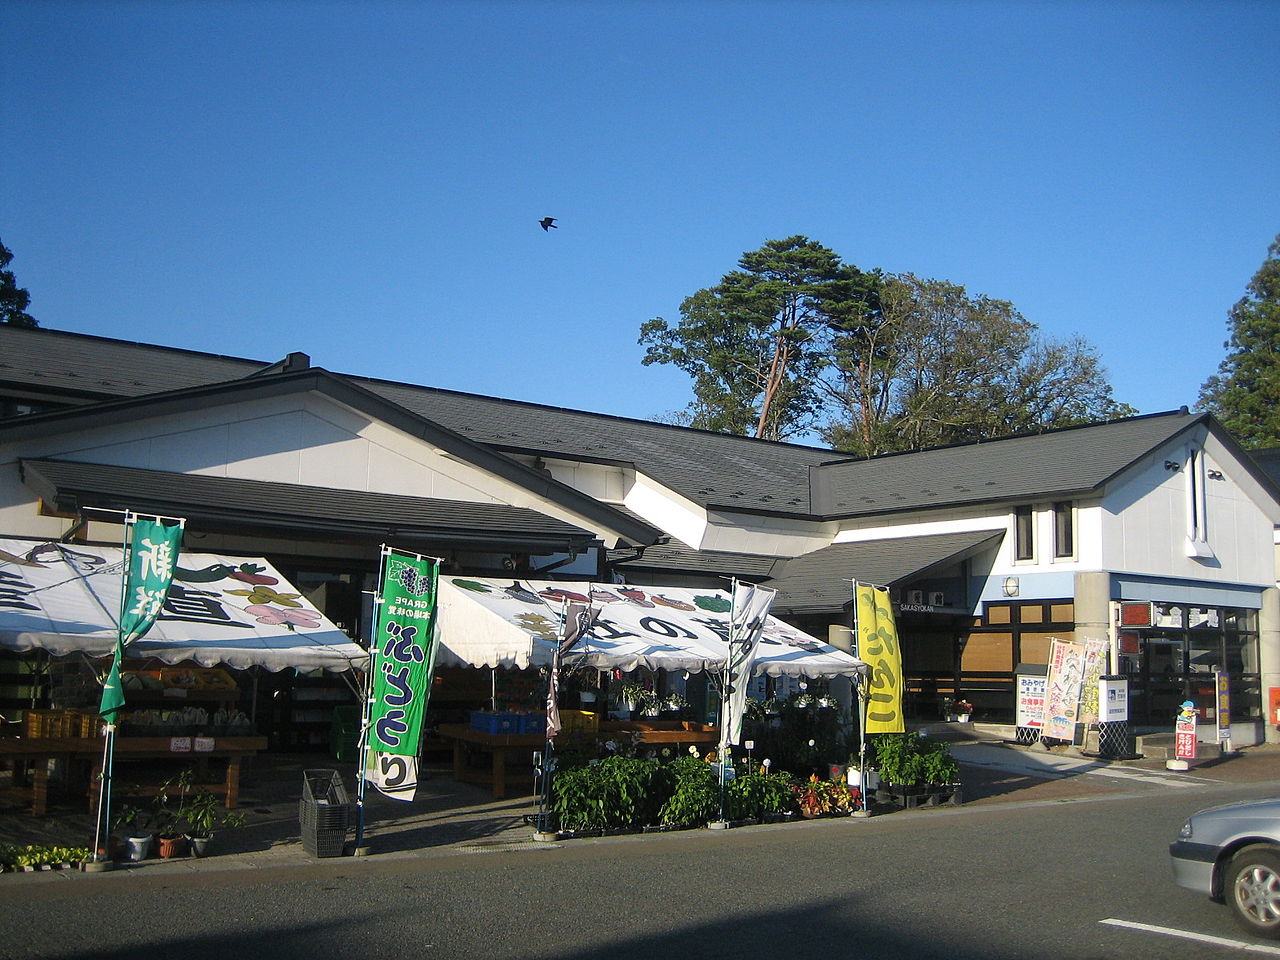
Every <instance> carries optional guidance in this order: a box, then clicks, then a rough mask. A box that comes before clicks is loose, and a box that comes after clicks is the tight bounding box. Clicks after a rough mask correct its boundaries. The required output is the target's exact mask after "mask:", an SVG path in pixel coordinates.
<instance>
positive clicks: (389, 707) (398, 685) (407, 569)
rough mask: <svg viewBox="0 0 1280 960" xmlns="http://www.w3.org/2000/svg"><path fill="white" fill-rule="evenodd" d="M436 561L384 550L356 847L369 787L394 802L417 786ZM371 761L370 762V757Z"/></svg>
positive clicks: (431, 671) (434, 641)
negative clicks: (371, 755) (367, 787)
mask: <svg viewBox="0 0 1280 960" xmlns="http://www.w3.org/2000/svg"><path fill="white" fill-rule="evenodd" d="M442 562H443V561H442V560H441V558H439V557H429V556H426V555H424V554H420V553H412V552H410V551H407V550H397V549H396V548H394V547H389V546H387V545H386V544H383V546H382V570H381V574H380V578H379V580H380V582H379V584H378V594H377V598H376V605H377V610H376V618H375V620H376V622H375V628H374V636H373V638H372V639H371V640H370V644H369V672H368V690H367V692H366V694H365V703H364V709H365V714H364V717H363V719H362V722H361V745H362V746H361V750H360V758H359V763H360V770H359V771H358V773H357V779H358V780H359V784H358V786H357V791H356V796H357V810H356V843H355V850H356V853H357V854H358V855H361V854H363V853H366V852H367V850H366V849H365V847H364V831H365V822H366V817H365V797H366V796H367V789H366V782H370V783H372V784H373V785H374V786H375V787H377V788H378V790H379V792H381V793H383V794H385V795H386V796H388V797H390V798H391V799H393V800H400V801H405V802H409V801H412V800H413V799H414V796H415V795H416V793H417V789H418V753H419V751H420V749H421V744H422V728H423V725H424V723H425V720H426V715H427V704H428V702H429V701H430V697H431V683H432V678H433V677H434V675H435V661H436V649H437V646H438V641H439V630H438V629H437V627H438V617H437V616H436V607H437V594H438V587H439V577H440V564H441V563H442ZM371 753H372V754H373V757H374V762H373V763H372V764H371V763H370V759H371V758H370V754H371Z"/></svg>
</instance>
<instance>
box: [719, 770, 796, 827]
mask: <svg viewBox="0 0 1280 960" xmlns="http://www.w3.org/2000/svg"><path fill="white" fill-rule="evenodd" d="M793 809H794V804H793V801H792V791H791V777H790V776H788V775H787V774H785V773H747V774H744V775H742V776H738V777H735V778H734V779H732V780H730V781H729V782H728V783H726V784H725V788H724V812H725V816H727V817H728V818H729V819H730V820H745V819H747V818H748V817H756V818H758V819H761V820H763V819H764V818H765V817H770V816H777V815H778V814H782V813H788V812H790V811H792V810H793Z"/></svg>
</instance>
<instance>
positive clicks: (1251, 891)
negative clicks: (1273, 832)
mask: <svg viewBox="0 0 1280 960" xmlns="http://www.w3.org/2000/svg"><path fill="white" fill-rule="evenodd" d="M1222 895H1223V898H1224V899H1225V900H1226V901H1227V905H1228V906H1230V907H1231V913H1232V915H1233V916H1234V917H1235V918H1236V922H1237V923H1239V924H1240V925H1241V926H1242V927H1244V928H1245V929H1246V930H1248V931H1249V932H1251V933H1254V934H1257V935H1258V936H1261V937H1268V938H1270V939H1273V940H1275V939H1280V851H1277V850H1276V849H1274V848H1272V847H1248V848H1246V849H1244V850H1241V851H1240V852H1239V853H1237V854H1236V855H1235V856H1234V857H1232V858H1231V863H1230V865H1229V866H1228V867H1227V875H1226V882H1225V883H1224V884H1223V886H1222Z"/></svg>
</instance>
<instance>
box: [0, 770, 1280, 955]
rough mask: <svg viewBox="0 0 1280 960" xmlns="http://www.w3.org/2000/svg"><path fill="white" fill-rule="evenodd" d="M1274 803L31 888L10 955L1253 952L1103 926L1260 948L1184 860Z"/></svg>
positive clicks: (978, 813) (1171, 802)
mask: <svg viewBox="0 0 1280 960" xmlns="http://www.w3.org/2000/svg"><path fill="white" fill-rule="evenodd" d="M1273 791H1274V787H1273V786H1272V785H1269V784H1258V783H1254V784H1224V783H1215V784H1208V785H1196V786H1189V787H1180V788H1169V789H1151V788H1150V787H1149V786H1147V785H1143V789H1141V790H1138V791H1135V792H1132V793H1130V792H1121V793H1116V794H1111V795H1107V796H1103V797H1094V798H1086V799H1075V800H1064V801H1049V802H1035V803H1005V804H997V805H991V806H985V807H983V806H974V807H959V808H936V809H927V810H920V811H911V812H902V813H897V814H894V815H892V816H886V817H876V818H872V819H869V820H856V819H840V820H820V821H811V822H805V823H798V824H783V825H773V826H764V827H748V828H739V829H734V830H730V831H724V832H719V831H716V832H713V831H705V830H704V831H692V832H683V833H674V834H658V835H646V836H630V837H615V838H604V839H599V840H574V841H568V842H561V843H554V844H529V845H527V847H526V848H524V849H520V850H518V851H513V850H504V851H500V852H490V853H474V854H469V855H453V856H431V855H426V854H424V855H417V856H405V857H395V858H379V857H377V856H374V857H370V858H367V859H359V860H356V859H349V858H348V859H341V860H329V861H317V862H314V863H310V864H306V865H295V866H288V867H281V868H267V869H246V870H236V869H227V870H219V871H214V872H201V873H190V874H182V875H178V874H166V875H163V876H161V875H159V874H153V875H151V876H148V875H147V873H146V872H145V871H137V872H132V871H121V872H116V873H107V874H100V875H76V876H73V877H67V878H63V879H61V880H60V881H59V882H39V881H33V882H31V883H23V882H22V878H21V877H11V878H9V879H8V880H7V881H6V882H5V883H3V884H0V957H3V958H6V960H9V958H12V960H36V958H66V960H72V958H75V960H81V958H105V960H117V958H120V960H123V958H133V957H139V958H142V957H145V958H148V960H155V958H166V960H167V958H180V960H201V958H218V960H231V958H243V957H275V958H282V960H292V958H303V957H306V958H308V960H324V958H328V957H335V958H338V957H340V958H344V960H345V958H366V957H368V958H379V960H385V958H397V960H398V958H416V957H440V958H453V957H459V958H462V957H466V958H469V960H476V958H485V960H488V958H495V960H499V958H552V957H554V958H565V960H595V958H601V960H603V958H609V960H630V958H637V960H638V958H645V960H652V958H663V957H768V958H778V960H790V958H802V957H803V958H806V960H813V958H829V957H837V958H840V960H861V958H868V960H869V958H876V960H884V958H899V957H902V958H922V960H931V958H939V960H944V958H945V960H970V958H975V960H976V958H984V960H1006V958H1044V960H1056V958H1063V960H1067V958H1069V960H1089V958H1125V960H1144V958H1152V960H1156V958H1158V960H1167V958H1169V957H1180V958H1181V957H1188V958H1189V957H1194V958H1207V960H1214V958H1218V957H1235V958H1238V957H1240V956H1241V948H1240V947H1239V946H1230V945H1219V944H1214V943H1210V942H1205V941H1203V940H1199V941H1192V940H1185V939H1177V938H1174V937H1171V936H1170V935H1168V934H1164V933H1157V932H1150V931H1148V930H1144V929H1137V928H1134V927H1129V926H1117V925H1114V924H1112V923H1103V922H1102V921H1106V920H1112V921H1120V922H1122V923H1136V924H1145V925H1150V926H1156V927H1162V928H1172V929H1176V930H1180V931H1187V932H1189V933H1192V934H1197V935H1201V936H1209V937H1218V938H1226V939H1228V940H1230V941H1235V942H1237V943H1239V942H1246V941H1249V937H1248V936H1247V935H1246V934H1244V933H1243V932H1242V931H1239V930H1238V929H1237V928H1236V927H1235V925H1234V924H1233V923H1232V921H1231V919H1230V917H1229V915H1228V913H1227V911H1226V909H1225V908H1223V907H1221V906H1219V905H1215V904H1212V903H1210V902H1208V901H1207V900H1204V899H1202V898H1200V897H1198V896H1196V895H1194V894H1192V893H1190V892H1188V891H1183V890H1181V889H1179V888H1176V887H1174V886H1173V884H1172V882H1171V879H1170V870H1169V865H1168V857H1167V852H1166V851H1167V845H1168V843H1169V841H1170V840H1171V839H1172V838H1173V836H1174V834H1175V833H1176V831H1177V828H1178V826H1179V824H1180V823H1181V821H1182V819H1183V818H1184V817H1185V815H1186V814H1188V813H1190V812H1192V811H1193V810H1195V809H1199V808H1200V807H1203V806H1207V805H1210V804H1212V803H1218V802H1225V801H1226V800H1230V799H1239V798H1245V797H1252V796H1261V795H1265V794H1267V793H1269V792H1273ZM1254 943H1256V941H1254ZM1261 949H1262V950H1264V951H1265V950H1273V949H1275V948H1273V947H1271V946H1270V945H1264V946H1262V948H1261ZM1246 955H1251V956H1261V955H1265V954H1264V953H1260V952H1250V953H1247V954H1246ZM1275 955H1278V956H1280V950H1276V954H1275Z"/></svg>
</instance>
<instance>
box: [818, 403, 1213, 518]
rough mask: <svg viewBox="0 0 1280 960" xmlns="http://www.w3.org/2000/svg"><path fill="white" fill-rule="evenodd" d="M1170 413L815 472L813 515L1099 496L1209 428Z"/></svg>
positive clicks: (851, 462) (848, 462)
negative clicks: (1151, 458)
mask: <svg viewBox="0 0 1280 960" xmlns="http://www.w3.org/2000/svg"><path fill="white" fill-rule="evenodd" d="M1211 421H1212V418H1211V417H1209V415H1208V414H1200V415H1198V416H1197V415H1193V414H1190V413H1188V412H1187V410H1186V408H1185V407H1184V408H1183V409H1181V410H1177V411H1174V412H1172V413H1157V414H1150V415H1148V416H1142V417H1131V418H1129V419H1126V420H1116V421H1112V422H1111V423H1103V424H1090V425H1087V426H1080V427H1070V428H1066V429H1061V430H1054V431H1050V432H1046V433H1038V434H1027V435H1023V436H1015V437H1003V438H999V439H995V440H984V441H981V442H977V443H968V444H962V445H956V446H950V447H937V448H934V449H931V450H921V451H918V452H915V453H899V454H890V455H886V456H882V457H875V458H872V459H870V460H843V461H838V462H833V463H828V464H826V465H824V466H822V467H820V468H819V469H817V470H815V471H814V512H815V513H817V514H820V515H822V516H824V517H827V518H838V517H858V516H867V515H874V514H882V513H896V512H899V511H904V510H921V509H928V508H930V507H955V506H962V505H965V504H977V503H987V502H993V501H1008V500H1030V499H1050V498H1053V497H1068V496H1073V495H1079V494H1082V493H1087V492H1092V491H1097V490H1100V489H1101V488H1102V487H1103V486H1104V485H1105V484H1106V483H1107V482H1108V481H1109V480H1111V479H1112V478H1113V477H1115V476H1116V475H1118V474H1119V473H1121V472H1122V471H1124V470H1125V469H1126V468H1128V467H1130V466H1131V465H1133V464H1134V463H1135V462H1137V461H1138V460H1140V459H1142V458H1143V457H1144V456H1146V455H1147V454H1148V453H1150V452H1151V451H1152V450H1154V449H1155V448H1157V447H1159V446H1161V445H1162V444H1164V443H1167V442H1168V441H1169V440H1172V439H1173V438H1174V437H1176V436H1178V435H1179V434H1181V433H1184V432H1186V431H1189V430H1191V429H1192V428H1194V427H1197V426H1199V425H1201V424H1203V423H1206V422H1211Z"/></svg>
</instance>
